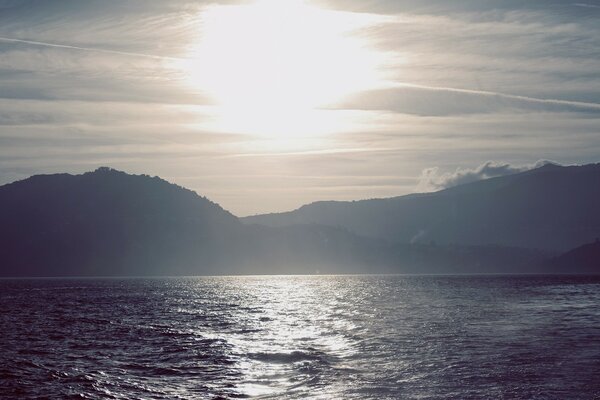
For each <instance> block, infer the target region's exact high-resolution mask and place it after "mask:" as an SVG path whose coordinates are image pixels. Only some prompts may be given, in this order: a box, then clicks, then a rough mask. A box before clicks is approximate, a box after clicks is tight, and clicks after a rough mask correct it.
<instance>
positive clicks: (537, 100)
mask: <svg viewBox="0 0 600 400" xmlns="http://www.w3.org/2000/svg"><path fill="white" fill-rule="evenodd" d="M394 86H395V87H397V88H398V87H409V88H415V89H423V90H432V91H442V92H455V93H466V94H477V95H481V96H489V97H501V98H505V99H512V100H522V101H529V102H532V103H541V104H555V105H563V106H571V107H583V108H591V109H595V110H600V104H599V103H588V102H584V101H570V100H559V99H541V98H539V97H529V96H520V95H516V94H508V93H501V92H492V91H487V90H473V89H459V88H453V87H444V86H427V85H415V84H412V83H398V84H396V85H394Z"/></svg>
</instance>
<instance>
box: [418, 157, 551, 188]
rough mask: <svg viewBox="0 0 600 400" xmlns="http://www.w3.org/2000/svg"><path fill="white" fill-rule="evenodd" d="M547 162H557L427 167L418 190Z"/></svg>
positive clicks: (480, 178)
mask: <svg viewBox="0 0 600 400" xmlns="http://www.w3.org/2000/svg"><path fill="white" fill-rule="evenodd" d="M546 164H557V163H556V162H553V161H549V160H539V161H537V162H535V163H534V164H527V165H511V164H509V163H499V162H495V161H486V162H485V163H483V164H481V165H479V166H477V167H475V168H457V169H456V170H455V171H454V172H440V169H439V168H438V167H433V168H426V169H424V170H423V171H422V172H421V177H420V179H419V183H418V185H417V191H418V192H431V191H436V190H441V189H447V188H449V187H453V186H458V185H462V184H465V183H471V182H476V181H480V180H483V179H489V178H496V177H499V176H506V175H512V174H516V173H518V172H524V171H529V170H531V169H534V168H539V167H541V166H543V165H546Z"/></svg>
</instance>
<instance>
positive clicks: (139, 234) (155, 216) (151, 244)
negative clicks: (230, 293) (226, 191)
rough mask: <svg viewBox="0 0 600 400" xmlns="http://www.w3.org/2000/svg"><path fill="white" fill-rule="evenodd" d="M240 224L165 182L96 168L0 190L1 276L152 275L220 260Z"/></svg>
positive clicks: (187, 192) (44, 178)
mask: <svg viewBox="0 0 600 400" xmlns="http://www.w3.org/2000/svg"><path fill="white" fill-rule="evenodd" d="M239 227H240V222H239V221H238V219H237V218H236V217H235V216H233V215H232V214H230V213H229V212H227V211H225V210H223V209H222V208H221V207H220V206H219V205H217V204H215V203H212V202H210V201H209V200H207V199H206V198H203V197H200V196H198V195H197V194H196V193H194V192H192V191H190V190H187V189H184V188H181V187H179V186H176V185H172V184H170V183H168V182H166V181H164V180H162V179H160V178H157V177H154V178H152V177H149V176H143V175H140V176H135V175H128V174H126V173H124V172H120V171H116V170H112V169H109V168H99V169H97V170H96V171H94V172H88V173H85V174H83V175H69V174H57V175H39V176H33V177H31V178H29V179H26V180H23V181H19V182H14V183H12V184H8V185H5V186H2V187H0V242H1V243H2V246H1V247H0V262H1V263H2V266H3V269H2V274H3V275H30V274H34V275H40V274H41V275H72V274H77V275H89V274H116V275H119V274H121V273H127V274H130V273H137V272H140V273H148V272H151V271H153V269H154V268H157V267H159V266H160V265H170V266H172V267H173V268H174V269H176V268H177V267H179V266H181V265H185V264H189V263H191V262H197V261H198V259H197V255H198V253H199V252H201V253H202V254H203V257H202V259H201V260H200V261H201V262H202V263H207V262H209V261H210V260H211V258H214V257H216V252H215V249H214V247H213V246H214V245H215V244H218V243H220V242H222V240H221V238H223V237H227V236H230V235H231V234H232V233H233V232H235V231H236V230H237V229H239Z"/></svg>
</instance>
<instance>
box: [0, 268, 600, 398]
mask: <svg viewBox="0 0 600 400" xmlns="http://www.w3.org/2000/svg"><path fill="white" fill-rule="evenodd" d="M599 306H600V278H590V277H524V276H521V277H506V276H496V277H483V276H478V277H473V276H472V277H466V276H462V277H459V276H457V277H434V276H420V277H418V276H315V277H222V278H187V279H184V278H177V279H176V278H173V279H152V280H134V279H121V280H118V279H105V280H76V279H69V280H3V281H0V307H1V308H0V310H1V314H0V395H1V397H3V398H14V399H26V398H40V397H42V398H56V399H68V398H78V399H79V398H89V399H97V398H107V399H135V398H140V399H205V398H206V399H218V398H246V397H258V398H282V399H286V398H289V399H304V398H316V399H352V398H356V399H397V398H402V399H437V398H439V399H483V398H510V399H531V398H539V399H546V398H554V399H570V398H582V399H591V398H600V378H599V377H600V307H599Z"/></svg>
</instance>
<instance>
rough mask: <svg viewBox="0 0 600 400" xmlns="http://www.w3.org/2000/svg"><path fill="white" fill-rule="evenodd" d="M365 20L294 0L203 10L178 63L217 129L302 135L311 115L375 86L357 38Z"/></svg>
mask: <svg viewBox="0 0 600 400" xmlns="http://www.w3.org/2000/svg"><path fill="white" fill-rule="evenodd" d="M373 19H374V17H373V16H372V15H368V14H357V13H349V12H340V11H332V10H324V9H320V8H318V7H316V6H313V5H310V4H308V3H306V2H304V1H298V0H262V1H257V2H255V3H251V4H244V5H227V6H224V5H213V6H209V7H207V8H205V9H204V11H203V12H202V14H201V16H200V18H199V27H198V29H199V35H198V36H199V37H198V40H197V42H196V43H194V44H193V45H192V46H191V48H190V49H189V52H188V55H187V57H185V61H184V62H182V63H181V67H182V68H183V70H184V71H185V75H186V78H185V81H186V85H188V86H189V88H190V89H192V90H195V91H198V92H202V93H205V94H207V95H208V96H209V97H210V98H211V99H212V101H214V104H215V105H216V107H217V108H218V114H219V117H218V120H219V124H220V126H221V127H222V128H223V129H229V130H231V129H233V130H247V131H252V132H253V133H257V134H260V133H265V134H269V135H271V134H273V135H274V134H280V135H283V134H286V133H287V134H288V135H292V134H293V132H296V131H303V132H306V133H309V132H310V131H311V129H312V128H311V124H312V123H313V122H314V124H318V120H319V118H312V117H310V114H311V110H315V109H318V108H319V107H324V106H326V105H328V104H331V103H333V102H336V101H337V100H339V99H341V98H343V97H344V96H346V95H348V94H350V93H353V92H357V91H361V90H364V89H368V88H371V87H373V86H375V85H377V83H378V82H379V80H380V76H379V72H378V68H379V61H380V60H379V59H378V55H377V53H376V52H375V51H373V50H372V48H371V46H370V45H369V43H368V42H367V41H366V39H364V38H362V37H361V36H360V35H358V34H357V32H358V30H359V29H360V28H364V27H366V26H368V25H369V24H372V23H373V22H374V21H373ZM313 119H314V121H313ZM235 128H237V129H235ZM314 128H317V127H316V126H315V127H314Z"/></svg>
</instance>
